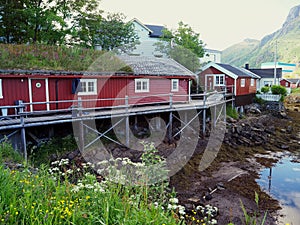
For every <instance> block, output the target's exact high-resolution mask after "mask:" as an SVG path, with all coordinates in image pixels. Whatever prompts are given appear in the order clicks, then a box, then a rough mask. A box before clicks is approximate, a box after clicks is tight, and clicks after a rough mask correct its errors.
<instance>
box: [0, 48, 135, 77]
mask: <svg viewBox="0 0 300 225" xmlns="http://www.w3.org/2000/svg"><path fill="white" fill-rule="evenodd" d="M0 69H22V70H64V71H92V72H115V71H119V72H120V71H122V72H132V69H131V68H130V67H128V66H126V65H125V64H124V63H123V62H121V61H120V60H119V59H118V58H117V57H116V56H114V54H113V53H108V52H104V51H98V50H93V49H87V48H80V47H67V46H49V45H40V44H36V45H16V44H0Z"/></svg>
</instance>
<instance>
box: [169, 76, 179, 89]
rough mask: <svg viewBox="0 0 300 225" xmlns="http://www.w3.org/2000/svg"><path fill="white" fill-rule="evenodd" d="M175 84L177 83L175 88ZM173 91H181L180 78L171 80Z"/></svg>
mask: <svg viewBox="0 0 300 225" xmlns="http://www.w3.org/2000/svg"><path fill="white" fill-rule="evenodd" d="M174 84H176V86H175V88H174ZM171 91H179V79H172V80H171Z"/></svg>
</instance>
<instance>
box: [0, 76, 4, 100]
mask: <svg viewBox="0 0 300 225" xmlns="http://www.w3.org/2000/svg"><path fill="white" fill-rule="evenodd" d="M0 98H3V91H2V79H0Z"/></svg>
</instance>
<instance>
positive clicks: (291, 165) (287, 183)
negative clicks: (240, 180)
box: [257, 157, 300, 225]
mask: <svg viewBox="0 0 300 225" xmlns="http://www.w3.org/2000/svg"><path fill="white" fill-rule="evenodd" d="M292 159H293V158H291V157H285V158H283V159H281V160H280V161H279V162H278V163H277V164H276V165H275V166H274V167H273V168H266V169H264V170H263V171H262V172H261V178H260V179H259V180H257V182H258V184H259V185H260V186H261V187H262V188H263V189H264V190H266V191H267V192H269V193H270V194H271V196H273V197H274V198H275V199H277V200H279V202H280V203H281V206H282V211H280V214H283V215H285V216H284V217H281V218H279V224H287V223H289V224H290V225H299V224H300V163H299V161H298V162H292V161H291V160H292Z"/></svg>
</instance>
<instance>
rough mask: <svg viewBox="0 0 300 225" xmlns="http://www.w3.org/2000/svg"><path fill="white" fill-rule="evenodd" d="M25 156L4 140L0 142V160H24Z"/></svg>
mask: <svg viewBox="0 0 300 225" xmlns="http://www.w3.org/2000/svg"><path fill="white" fill-rule="evenodd" d="M22 160H23V157H22V156H21V155H20V154H19V153H18V152H17V151H15V150H14V149H13V147H12V145H11V144H10V143H9V142H8V141H7V140H4V141H3V142H2V143H1V144H0V161H1V162H2V161H13V162H22Z"/></svg>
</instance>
